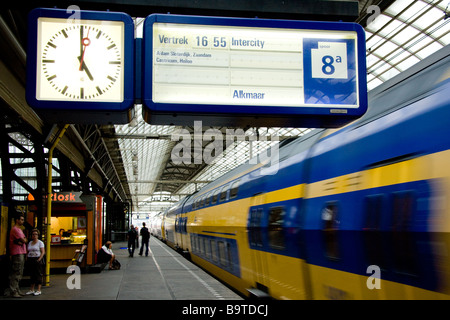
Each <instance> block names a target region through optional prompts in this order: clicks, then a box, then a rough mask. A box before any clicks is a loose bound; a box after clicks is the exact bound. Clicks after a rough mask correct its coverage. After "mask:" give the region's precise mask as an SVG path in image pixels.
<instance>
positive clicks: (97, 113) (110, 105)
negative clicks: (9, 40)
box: [26, 8, 135, 124]
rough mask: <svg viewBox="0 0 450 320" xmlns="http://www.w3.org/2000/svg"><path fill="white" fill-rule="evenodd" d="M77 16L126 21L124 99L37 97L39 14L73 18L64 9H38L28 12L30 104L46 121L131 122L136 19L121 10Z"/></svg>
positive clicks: (84, 11) (50, 16)
mask: <svg viewBox="0 0 450 320" xmlns="http://www.w3.org/2000/svg"><path fill="white" fill-rule="evenodd" d="M78 13H79V16H77V19H80V20H102V21H123V22H124V57H123V59H124V88H123V93H124V95H123V101H122V102H99V101H55V100H38V99H36V82H37V59H38V57H37V41H38V37H37V33H38V30H37V29H38V28H37V26H38V19H39V18H40V17H49V18H62V19H71V16H72V12H70V11H69V12H68V11H66V10H65V9H49V8H36V9H33V10H32V11H30V13H29V15H28V46H27V83H26V100H27V102H28V104H29V105H30V106H31V107H33V108H34V110H35V111H36V112H37V113H38V114H39V115H40V116H41V117H42V118H43V119H44V120H45V121H47V122H50V123H78V124H93V123H96V124H109V123H117V124H124V123H128V122H129V121H131V119H132V117H133V112H134V108H133V106H134V102H135V92H134V90H135V63H134V60H135V47H134V45H135V43H134V23H133V19H132V18H131V17H130V16H129V15H128V14H125V13H122V12H103V11H89V10H80V11H77V14H78Z"/></svg>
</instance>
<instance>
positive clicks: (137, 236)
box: [134, 226, 139, 249]
mask: <svg viewBox="0 0 450 320" xmlns="http://www.w3.org/2000/svg"><path fill="white" fill-rule="evenodd" d="M134 229H136V248H137V249H139V228H138V227H137V226H136V227H134Z"/></svg>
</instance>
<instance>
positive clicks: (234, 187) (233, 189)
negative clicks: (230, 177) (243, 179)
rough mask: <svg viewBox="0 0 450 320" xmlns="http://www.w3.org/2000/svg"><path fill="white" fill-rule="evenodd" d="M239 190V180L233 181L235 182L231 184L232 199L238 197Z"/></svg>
mask: <svg viewBox="0 0 450 320" xmlns="http://www.w3.org/2000/svg"><path fill="white" fill-rule="evenodd" d="M238 190H239V180H238V181H235V182H233V184H232V185H231V189H230V199H233V198H236V196H237V193H238Z"/></svg>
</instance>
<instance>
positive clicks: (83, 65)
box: [78, 56, 94, 81]
mask: <svg viewBox="0 0 450 320" xmlns="http://www.w3.org/2000/svg"><path fill="white" fill-rule="evenodd" d="M78 61H80V71H83V70H84V71H86V74H87V76H88V77H89V79H90V80H91V81H94V77H93V76H92V74H91V72H90V71H89V69H88V67H87V66H86V63H85V62H84V61H83V57H81V56H80V57H78Z"/></svg>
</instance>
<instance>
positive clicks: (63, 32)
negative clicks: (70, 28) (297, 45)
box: [61, 30, 69, 38]
mask: <svg viewBox="0 0 450 320" xmlns="http://www.w3.org/2000/svg"><path fill="white" fill-rule="evenodd" d="M61 32H62V34H63V35H64V37H66V38H68V37H69V36H68V35H67V33H66V31H65V30H61Z"/></svg>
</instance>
